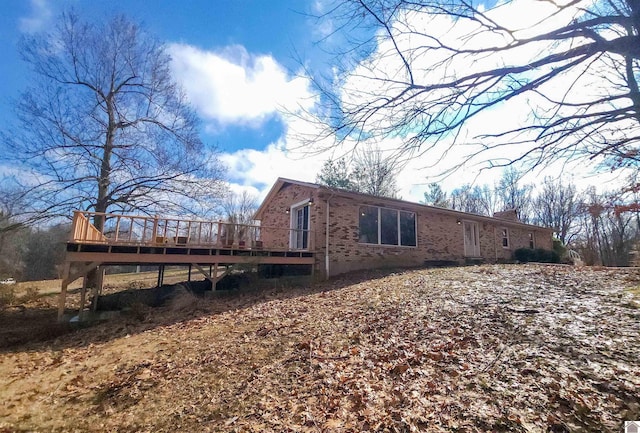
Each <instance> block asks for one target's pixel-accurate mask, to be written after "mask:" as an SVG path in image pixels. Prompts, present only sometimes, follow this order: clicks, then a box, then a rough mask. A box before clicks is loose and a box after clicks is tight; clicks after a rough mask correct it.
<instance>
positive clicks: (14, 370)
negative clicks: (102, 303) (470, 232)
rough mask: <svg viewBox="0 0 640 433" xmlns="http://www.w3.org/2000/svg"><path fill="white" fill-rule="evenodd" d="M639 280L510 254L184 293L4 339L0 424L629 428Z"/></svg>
mask: <svg viewBox="0 0 640 433" xmlns="http://www.w3.org/2000/svg"><path fill="white" fill-rule="evenodd" d="M639 280H640V279H639V275H638V273H637V271H634V270H608V269H589V268H583V269H575V268H567V267H546V266H537V265H527V266H504V265H503V266H481V267H467V268H451V269H436V270H419V271H407V272H399V273H396V274H391V275H384V274H380V273H373V274H370V275H351V276H349V277H345V278H343V279H338V280H334V281H331V282H329V283H323V284H319V285H315V286H312V287H298V288H295V287H293V288H286V289H269V290H255V291H251V292H245V293H236V295H235V296H231V295H226V296H216V297H213V298H211V299H208V300H202V299H194V298H192V297H190V295H189V296H186V295H185V296H179V297H177V298H175V299H174V302H173V303H172V304H171V305H168V306H166V307H163V308H160V309H155V310H153V311H150V310H145V311H144V314H142V315H140V317H130V316H124V317H122V318H121V319H120V320H119V321H114V322H109V323H105V324H101V325H98V326H96V327H93V328H90V329H84V330H79V331H77V332H75V333H73V334H69V335H65V336H61V337H59V338H57V339H55V340H51V341H48V342H46V343H37V344H30V345H29V346H26V347H19V348H18V347H17V348H14V349H12V350H11V351H5V352H4V353H3V354H2V355H1V357H0V431H22V430H25V431H43V432H44V431H47V432H48V431H53V432H55V431H60V432H62V431H101V432H102V431H141V432H145V431H149V432H151V431H153V432H176V431H179V432H190V431H202V432H206V431H216V432H217V431H221V432H227V431H237V432H252V431H255V432H258V431H267V432H283V431H300V432H305V431H309V432H318V431H323V432H325V431H326V432H347V431H349V432H351V431H372V432H374V431H375V432H378V431H389V432H393V431H402V432H404V431H430V432H431V431H433V432H439V431H442V432H445V431H447V432H448V431H465V432H476V431H478V432H479V431H483V432H484V431H492V432H547V431H552V432H570V431H593V432H603V431H620V428H621V426H622V423H623V421H624V420H625V419H626V420H630V419H638V418H640V397H639V396H638V393H637V389H638V387H639V386H640V379H639V378H640V362H639V361H638V353H640V352H639V351H640V342H639V341H638V335H639V334H638V331H640V325H639V321H638V320H637V318H636V319H634V318H633V316H632V315H633V314H635V313H636V310H633V309H632V308H630V307H629V305H628V304H629V303H630V302H631V301H632V294H631V293H629V291H627V289H633V288H634V287H636V288H637V284H638V283H637V281H639ZM634 281H636V282H635V283H634ZM187 295H188V294H187Z"/></svg>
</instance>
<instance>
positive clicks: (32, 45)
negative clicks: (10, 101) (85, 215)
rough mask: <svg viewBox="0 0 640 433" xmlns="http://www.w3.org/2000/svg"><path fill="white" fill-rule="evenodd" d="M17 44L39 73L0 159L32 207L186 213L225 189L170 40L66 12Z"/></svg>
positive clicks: (127, 24)
mask: <svg viewBox="0 0 640 433" xmlns="http://www.w3.org/2000/svg"><path fill="white" fill-rule="evenodd" d="M20 50H21V54H22V56H23V58H24V60H25V61H26V62H27V63H28V64H29V65H30V66H31V68H32V70H33V72H34V79H33V80H32V84H31V86H30V87H29V88H28V89H27V90H26V91H25V92H24V93H23V94H22V95H21V97H20V98H19V100H18V101H17V102H16V111H17V119H18V126H19V127H18V128H16V129H14V130H11V131H6V132H5V133H3V134H2V146H3V150H2V152H0V154H1V155H2V156H0V158H1V159H2V160H5V161H8V162H11V163H13V164H15V165H16V166H17V167H19V168H20V170H21V171H22V172H23V173H24V177H23V178H22V179H21V180H22V183H23V185H24V187H25V188H26V189H27V190H28V191H29V194H28V196H29V198H28V200H27V202H28V203H29V204H30V206H31V211H32V213H34V214H40V215H42V214H46V215H49V216H57V215H67V216H68V215H70V211H71V210H72V209H74V208H78V209H90V210H95V211H97V212H106V211H112V210H124V211H133V210H135V211H140V212H147V213H150V212H159V211H171V212H176V213H187V212H189V211H190V210H193V207H195V206H196V205H197V204H198V203H200V202H202V201H205V200H213V199H215V198H216V197H218V196H219V195H220V193H221V187H222V183H221V181H220V179H221V175H222V172H221V166H220V164H219V163H218V161H217V159H216V152H215V149H213V148H211V147H209V146H205V145H204V144H203V143H202V142H201V140H200V138H199V136H198V119H197V117H196V115H195V112H194V111H193V110H192V109H191V108H190V106H189V105H188V101H187V99H186V97H185V94H184V93H183V92H182V91H181V89H180V88H179V87H178V86H177V85H176V83H175V82H174V81H173V79H172V77H171V73H170V61H171V59H170V57H169V55H168V54H167V52H166V50H165V47H164V46H163V45H162V44H161V43H159V42H158V41H157V40H155V39H154V38H153V37H152V36H150V35H149V34H147V33H146V32H145V31H143V30H142V29H141V28H140V27H139V26H138V25H137V24H135V23H133V22H131V21H129V20H128V19H127V18H125V17H124V16H116V17H114V18H113V19H111V20H108V21H105V22H104V23H103V22H100V23H99V24H94V23H89V22H84V21H83V20H81V19H80V18H79V17H78V16H76V15H75V14H74V13H65V14H63V15H62V16H61V18H60V20H59V21H58V23H57V25H56V26H55V28H53V29H52V31H51V33H45V34H35V35H32V36H27V37H25V38H24V40H23V41H22V43H21V47H20ZM94 223H95V225H96V226H97V227H98V228H102V227H103V225H104V220H103V218H101V217H97V218H96V219H95V221H94Z"/></svg>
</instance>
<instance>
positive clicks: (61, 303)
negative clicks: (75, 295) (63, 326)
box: [58, 262, 71, 322]
mask: <svg viewBox="0 0 640 433" xmlns="http://www.w3.org/2000/svg"><path fill="white" fill-rule="evenodd" d="M70 269H71V262H65V264H64V270H63V271H62V287H61V288H60V296H59V297H58V322H62V316H64V307H65V305H66V303H67V287H68V286H69V271H70Z"/></svg>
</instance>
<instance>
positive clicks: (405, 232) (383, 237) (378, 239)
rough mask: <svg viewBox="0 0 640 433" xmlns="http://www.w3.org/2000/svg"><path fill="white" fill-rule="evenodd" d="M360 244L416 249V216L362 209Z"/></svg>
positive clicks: (370, 208)
mask: <svg viewBox="0 0 640 433" xmlns="http://www.w3.org/2000/svg"><path fill="white" fill-rule="evenodd" d="M359 240H360V242H362V243H365V244H378V245H402V246H408V247H415V246H416V245H417V240H416V214H415V213H413V212H405V211H398V210H395V209H387V208H379V207H374V206H361V207H360V238H359Z"/></svg>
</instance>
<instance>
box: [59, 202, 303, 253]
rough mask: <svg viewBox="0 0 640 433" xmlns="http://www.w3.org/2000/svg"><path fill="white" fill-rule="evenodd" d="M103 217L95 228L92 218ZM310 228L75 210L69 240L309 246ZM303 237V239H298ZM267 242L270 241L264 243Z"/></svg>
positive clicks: (287, 246) (290, 247)
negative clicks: (100, 226) (98, 226)
mask: <svg viewBox="0 0 640 433" xmlns="http://www.w3.org/2000/svg"><path fill="white" fill-rule="evenodd" d="M96 216H102V217H104V228H103V229H102V230H98V229H97V228H96V227H95V226H94V225H93V224H92V220H93V219H94V218H95V217H96ZM310 234H311V231H310V230H302V231H301V230H292V229H289V228H283V227H263V226H261V225H256V224H238V223H234V222H229V221H222V220H218V221H203V220H195V219H181V218H165V217H159V216H153V217H151V216H142V215H121V214H109V213H98V212H85V211H75V212H74V217H73V226H72V230H71V237H70V241H71V242H74V243H81V244H113V245H147V246H189V247H229V248H232V247H233V248H277V249H305V250H310V249H312V242H313V236H311V235H310ZM303 239H304V242H302V243H301V242H300V241H301V240H303ZM266 243H268V244H269V245H265V244H266ZM292 245H293V247H292Z"/></svg>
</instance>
